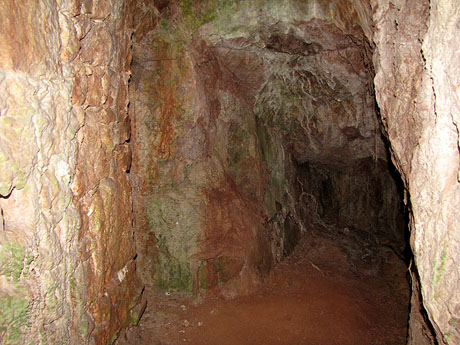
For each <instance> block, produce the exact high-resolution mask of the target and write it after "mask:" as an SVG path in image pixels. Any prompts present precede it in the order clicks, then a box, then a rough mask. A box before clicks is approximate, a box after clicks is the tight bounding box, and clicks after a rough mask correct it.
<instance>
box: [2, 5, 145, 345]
mask: <svg viewBox="0 0 460 345" xmlns="http://www.w3.org/2000/svg"><path fill="white" fill-rule="evenodd" d="M0 13H1V16H2V18H4V19H3V20H2V21H1V24H0V41H1V50H0V90H1V91H0V95H1V96H0V194H1V198H0V207H1V219H0V220H1V222H0V224H1V229H0V258H1V263H0V338H1V339H2V343H5V344H25V343H27V344H31V343H33V344H89V343H91V344H108V343H110V342H111V341H113V340H114V339H115V338H116V335H117V332H118V331H119V330H120V329H121V327H124V326H126V325H127V324H128V323H129V322H131V321H133V320H135V317H136V315H135V312H136V309H135V308H134V306H135V305H136V302H137V300H138V295H139V292H140V290H139V289H140V288H141V286H140V285H138V284H137V280H136V274H135V262H134V261H133V259H134V257H135V255H136V252H135V249H134V242H133V229H132V205H131V204H132V201H131V191H130V186H129V183H128V178H127V171H129V169H130V160H131V159H130V149H129V145H128V144H127V141H128V140H129V137H130V124H129V117H128V113H127V108H128V98H127V95H128V88H127V84H128V79H129V76H130V70H129V68H130V63H131V55H130V49H131V48H130V46H131V38H130V27H129V26H130V25H131V23H130V22H129V18H130V15H129V7H127V6H126V4H125V2H124V1H117V0H107V1H84V2H82V1H59V2H55V1H52V0H50V1H28V2H24V3H20V2H16V1H2V3H1V4H0Z"/></svg>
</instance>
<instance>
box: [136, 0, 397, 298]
mask: <svg viewBox="0 0 460 345" xmlns="http://www.w3.org/2000/svg"><path fill="white" fill-rule="evenodd" d="M356 8H359V9H360V10H361V7H359V6H356ZM157 11H158V18H157V23H150V26H151V27H150V30H148V29H145V28H146V27H147V26H148V25H147V24H139V27H142V29H143V30H142V35H139V36H135V39H134V49H133V81H134V82H133V84H132V88H131V91H130V99H131V100H132V101H133V103H132V104H133V107H132V108H131V109H132V118H133V147H134V149H133V151H134V160H133V172H134V173H133V175H132V181H133V188H134V189H133V190H134V191H135V192H134V193H135V194H136V195H138V196H139V197H138V198H136V200H135V203H134V209H135V212H136V238H137V240H136V241H137V244H138V249H139V262H140V265H142V269H141V270H140V271H141V272H140V274H141V275H142V277H143V279H144V281H145V282H146V283H147V284H155V285H160V286H162V287H164V288H186V289H191V288H192V285H193V284H192V283H193V281H194V280H196V282H199V284H200V286H201V287H202V288H208V289H209V288H213V287H216V286H221V287H222V290H223V293H224V294H226V295H228V296H233V295H235V294H242V293H247V292H248V291H250V290H251V289H252V288H253V287H254V285H256V284H257V281H258V279H259V277H261V276H263V275H264V274H266V273H267V272H268V271H269V269H270V267H271V265H272V264H273V262H276V261H278V260H280V258H281V257H282V256H283V255H286V254H289V253H290V251H291V250H292V249H293V247H294V245H295V244H296V242H297V240H298V238H299V237H300V236H301V235H302V234H303V233H305V231H306V230H307V227H308V223H311V221H312V219H313V218H314V217H317V213H312V212H313V210H312V209H311V208H310V206H311V205H310V201H311V200H310V199H308V202H307V198H306V197H305V192H306V193H310V194H309V195H311V196H312V197H313V198H314V199H315V200H316V201H317V202H319V199H320V198H321V191H320V190H316V191H313V190H307V189H308V188H307V189H305V190H304V189H303V188H302V184H303V183H306V182H305V181H303V182H302V181H301V180H300V179H299V177H298V169H299V166H300V165H302V164H307V163H308V164H310V165H312V166H314V167H315V166H317V167H319V168H318V169H319V170H321V169H322V168H324V169H323V170H322V171H323V172H324V173H321V174H320V173H318V175H316V177H312V179H313V180H311V181H310V182H312V183H311V184H310V186H315V188H316V186H317V185H320V184H321V183H322V182H321V181H322V179H323V177H322V176H324V174H326V175H327V174H329V175H330V176H331V179H332V180H333V182H331V188H330V191H329V193H330V194H331V195H334V194H336V193H338V194H344V195H345V194H346V193H348V192H349V191H351V190H353V191H359V193H366V192H367V193H368V194H369V195H370V196H371V195H374V194H378V195H379V196H380V193H382V192H383V193H386V192H387V191H388V195H392V193H395V191H396V186H395V183H394V181H393V179H392V178H391V177H390V176H389V175H388V172H387V171H386V170H385V169H372V168H370V167H371V166H372V164H370V165H368V166H367V165H366V164H364V168H362V169H361V172H359V173H358V170H359V166H361V165H362V162H363V161H369V162H372V161H373V162H374V165H376V166H379V165H382V166H385V163H383V162H385V161H386V151H385V147H384V144H383V141H382V139H381V136H380V129H379V123H378V119H377V115H376V113H375V103H374V99H373V84H372V78H373V71H372V64H371V53H372V52H371V47H370V45H369V43H368V41H367V37H366V34H365V32H364V31H363V30H362V29H361V27H360V25H359V24H357V23H360V22H361V21H365V19H366V18H367V17H366V18H365V17H364V15H363V14H362V13H361V12H359V11H357V10H354V7H353V6H345V5H344V4H337V3H334V2H330V3H322V2H315V1H310V2H305V3H298V2H294V1H292V2H291V1H286V2H283V3H282V4H281V3H279V2H267V3H264V4H252V3H246V2H234V3H220V2H215V3H214V2H212V3H211V2H210V3H208V4H201V5H198V4H190V3H187V2H180V3H178V4H174V3H172V4H171V5H170V6H169V7H165V8H162V9H160V8H157ZM363 13H364V12H363ZM155 24H156V25H155ZM363 27H366V30H367V28H368V27H367V26H366V25H363ZM318 169H317V170H318ZM317 170H314V171H315V172H316V171H317ZM340 172H344V174H345V175H346V176H349V178H348V179H347V178H343V175H340ZM347 174H348V175H347ZM385 174H387V175H388V176H387V175H385ZM363 176H365V177H364V178H365V179H368V180H369V181H372V182H369V184H368V187H369V188H370V190H368V189H369V188H367V189H366V188H360V187H359V185H360V183H361V182H362V181H361V179H362V178H363ZM387 179H388V180H387ZM313 181H314V182H313ZM385 181H386V182H385ZM338 185H343V186H345V185H346V186H347V187H343V188H342V187H340V186H338ZM353 186H355V187H356V188H354V187H353ZM379 188H380V189H379ZM383 190H385V191H383ZM313 194H315V195H313ZM363 198H365V197H364V196H363ZM397 199H398V198H397V197H391V196H390V197H386V196H383V197H380V198H379V199H377V201H376V202H375V204H372V205H371V203H370V202H367V201H364V202H363V203H362V204H356V207H355V209H359V212H360V213H361V216H356V217H353V215H352V213H353V212H355V211H356V210H355V209H353V210H352V209H349V210H346V209H345V208H343V209H342V207H344V205H342V204H343V203H342V201H340V202H338V204H340V206H339V205H338V204H337V205H336V207H335V208H334V210H335V209H337V210H338V209H340V210H338V212H339V213H342V216H343V217H342V218H344V219H345V218H347V217H348V218H350V219H347V221H343V219H342V221H341V219H340V216H339V217H333V219H331V223H333V224H337V225H339V226H343V227H346V226H349V227H350V228H352V229H353V228H354V227H355V228H360V229H363V230H364V231H365V232H366V231H367V232H375V233H377V234H380V232H382V231H383V232H387V233H390V234H394V233H396V232H398V231H399V232H400V233H399V237H402V236H401V228H400V223H399V224H396V223H397V222H396V221H395V220H394V219H393V218H394V214H395V213H398V212H399V211H400V204H399V201H398V200H397ZM366 200H368V199H366ZM347 201H348V200H347ZM367 207H372V208H375V209H376V210H375V212H374V211H371V212H374V213H375V216H372V217H366V216H367V215H365V214H366V211H365V210H366V208H367ZM361 208H362V209H361ZM332 213H334V211H333V210H330V214H332ZM345 214H346V215H345ZM358 218H360V219H358ZM315 219H316V218H315ZM378 222H380V223H381V225H380V226H379V225H378ZM383 223H385V225H386V226H383ZM390 237H391V235H390ZM195 274H196V275H197V278H196V279H194V275H195ZM224 283H225V284H224ZM222 284H223V285H222ZM195 287H196V286H195Z"/></svg>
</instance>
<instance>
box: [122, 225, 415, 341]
mask: <svg viewBox="0 0 460 345" xmlns="http://www.w3.org/2000/svg"><path fill="white" fill-rule="evenodd" d="M344 245H348V247H349V244H346V243H344V242H343V241H342V242H340V240H339V241H337V240H336V239H334V240H332V238H330V237H328V236H324V235H321V236H320V235H319V234H318V233H316V234H315V233H313V234H309V235H308V237H305V239H303V240H302V241H301V242H300V243H299V245H298V246H297V247H296V249H295V250H294V252H293V253H292V254H291V255H290V256H289V257H287V258H285V259H284V260H283V261H282V262H281V263H279V264H278V265H277V266H276V267H275V268H274V270H273V272H272V274H271V275H270V276H269V277H268V278H267V279H266V280H265V282H264V283H263V284H262V285H261V286H260V288H259V289H258V290H257V291H256V292H254V293H253V294H251V295H250V296H244V297H238V298H235V299H232V300H225V299H223V298H222V297H219V296H218V294H216V293H208V294H207V295H206V296H203V297H201V298H200V299H199V300H198V301H196V300H195V301H194V300H193V298H192V297H191V296H190V295H187V294H183V293H182V294H181V293H174V292H164V291H162V292H160V291H152V290H146V291H145V298H146V299H147V300H148V307H147V309H146V312H145V313H144V315H143V317H142V319H141V322H140V323H139V326H138V327H133V328H131V329H130V330H129V331H128V332H127V333H126V334H123V335H122V336H121V337H120V339H119V341H118V343H119V344H120V345H124V344H130V345H147V344H149V345H177V344H193V345H246V344H247V345H249V344H251V345H254V344H263V345H272V344H273V345H275V344H276V345H291V344H292V345H294V344H295V345H302V344H305V345H335V344H337V345H347V344H349V345H398V344H401V345H402V344H405V343H406V332H407V318H408V304H409V285H408V281H407V268H406V265H405V264H404V263H403V261H402V260H401V259H400V258H399V257H398V256H397V255H395V254H394V253H392V250H391V249H390V248H387V250H383V249H379V251H378V252H377V254H376V253H371V252H370V251H369V250H368V251H364V252H362V253H364V254H362V255H358V256H357V255H352V254H353V252H352V251H351V250H346V249H344ZM382 248H383V247H382ZM366 253H368V254H366ZM357 257H358V258H359V259H356V258H357Z"/></svg>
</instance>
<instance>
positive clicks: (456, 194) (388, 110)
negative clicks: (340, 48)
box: [372, 0, 460, 344]
mask: <svg viewBox="0 0 460 345" xmlns="http://www.w3.org/2000/svg"><path fill="white" fill-rule="evenodd" d="M372 5H373V9H374V22H375V29H376V32H375V42H376V45H377V50H376V53H375V55H374V64H375V68H376V72H377V75H376V79H375V85H376V96H377V100H378V103H379V106H380V109H381V115H382V120H383V122H384V123H385V128H386V132H387V133H388V138H389V141H390V143H391V148H392V152H393V154H392V157H393V161H394V163H395V165H396V166H397V167H398V169H399V171H400V172H401V175H402V177H403V179H404V181H405V184H406V189H407V191H408V196H409V199H410V205H411V209H412V212H411V221H410V230H411V246H412V249H413V252H414V259H415V264H416V266H417V271H418V274H419V279H420V282H419V284H420V286H421V296H422V298H423V307H424V308H425V309H426V311H427V314H428V317H429V319H430V321H431V322H432V324H433V327H434V329H435V332H436V339H437V341H438V342H439V343H440V344H457V343H459V342H460V333H459V332H460V323H459V320H460V292H459V291H460V289H459V276H460V275H459V270H458V267H459V256H458V253H459V250H460V241H459V231H460V230H459V227H458V224H459V218H460V213H459V212H458V210H457V207H456V205H458V203H459V201H460V184H459V181H460V180H459V144H458V143H459V132H458V123H459V119H460V108H459V107H460V105H459V101H458V80H459V69H458V63H459V59H460V58H459V56H458V54H456V53H454V52H455V51H456V50H457V49H458V47H459V38H458V31H459V27H458V23H459V20H460V8H459V5H458V4H454V3H451V2H450V1H442V0H441V1H432V2H431V3H424V2H420V3H416V4H415V3H414V2H410V1H401V2H399V3H398V4H397V5H396V6H393V4H391V2H388V1H374V2H373V4H372ZM416 286H417V284H416ZM419 303H420V301H419V300H418V293H417V291H416V289H415V297H414V298H413V304H414V306H415V307H416V306H417V305H418V304H419ZM415 311H416V310H415ZM412 316H414V315H412ZM415 316H416V315H415ZM410 326H411V331H410V339H409V342H410V343H411V344H424V343H428V340H423V339H422V337H421V334H422V332H418V331H420V328H421V327H422V326H421V320H420V318H417V317H411V324H410Z"/></svg>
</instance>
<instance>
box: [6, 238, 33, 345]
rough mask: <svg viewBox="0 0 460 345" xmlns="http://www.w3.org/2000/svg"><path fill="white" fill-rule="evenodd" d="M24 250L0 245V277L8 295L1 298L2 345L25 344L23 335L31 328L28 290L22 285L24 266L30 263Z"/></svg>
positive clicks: (10, 243) (11, 244)
mask: <svg viewBox="0 0 460 345" xmlns="http://www.w3.org/2000/svg"><path fill="white" fill-rule="evenodd" d="M30 262H31V260H30V258H29V257H26V255H25V254H24V248H23V247H22V246H20V245H19V244H16V243H13V242H5V243H2V244H0V275H1V276H3V278H4V279H5V288H6V291H7V293H5V294H3V295H2V296H0V335H1V339H3V342H2V344H8V345H15V344H22V343H23V335H24V334H25V333H26V329H27V328H29V327H30V326H29V300H28V295H27V292H26V289H25V288H24V286H22V284H21V283H20V278H21V276H22V275H25V273H23V271H24V272H25V270H24V264H26V265H27V263H30Z"/></svg>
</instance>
